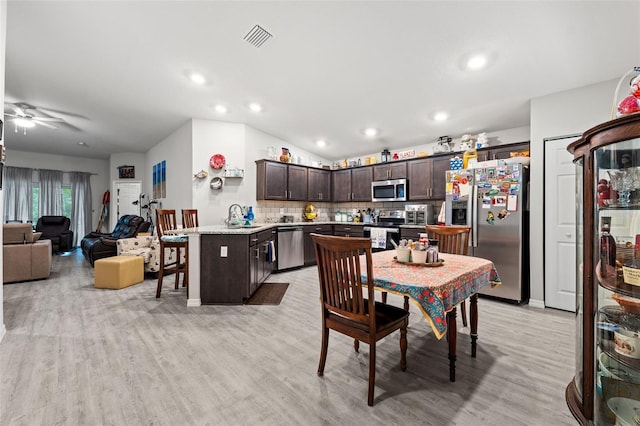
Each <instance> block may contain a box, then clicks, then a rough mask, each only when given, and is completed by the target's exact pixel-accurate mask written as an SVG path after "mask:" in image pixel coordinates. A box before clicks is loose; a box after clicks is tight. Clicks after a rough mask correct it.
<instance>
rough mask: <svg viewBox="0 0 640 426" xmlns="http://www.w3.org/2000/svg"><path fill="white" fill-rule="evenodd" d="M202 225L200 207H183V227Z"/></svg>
mask: <svg viewBox="0 0 640 426" xmlns="http://www.w3.org/2000/svg"><path fill="white" fill-rule="evenodd" d="M198 226H200V223H199V222H198V209H182V227H183V228H197V227H198Z"/></svg>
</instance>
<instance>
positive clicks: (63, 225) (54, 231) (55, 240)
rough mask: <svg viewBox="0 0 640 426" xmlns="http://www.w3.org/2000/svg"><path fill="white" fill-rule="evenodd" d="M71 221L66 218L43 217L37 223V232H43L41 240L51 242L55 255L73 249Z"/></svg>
mask: <svg viewBox="0 0 640 426" xmlns="http://www.w3.org/2000/svg"><path fill="white" fill-rule="evenodd" d="M70 226H71V219H69V218H68V217H65V216H41V217H39V218H38V222H36V232H42V236H41V237H40V239H41V240H51V250H53V252H54V253H58V252H64V251H69V250H71V249H72V248H73V231H71V230H70V229H69V227H70Z"/></svg>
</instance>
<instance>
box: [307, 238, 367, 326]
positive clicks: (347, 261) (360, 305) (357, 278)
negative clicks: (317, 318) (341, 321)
mask: <svg viewBox="0 0 640 426" xmlns="http://www.w3.org/2000/svg"><path fill="white" fill-rule="evenodd" d="M311 237H312V238H313V242H314V246H315V250H316V259H317V261H318V278H319V280H320V297H321V302H322V304H323V306H324V307H325V309H327V310H329V311H332V312H334V313H337V314H339V315H343V316H345V317H349V318H351V319H355V320H358V321H361V322H371V321H374V320H375V307H374V300H373V299H374V298H373V285H372V283H373V279H372V277H371V240H370V239H368V238H345V237H330V236H326V235H317V234H311ZM362 252H364V254H365V256H366V259H367V279H368V283H366V284H368V285H367V298H368V302H367V305H366V306H365V299H366V298H365V295H364V294H363V282H362V268H361V266H360V253H362ZM372 313H373V314H372ZM372 315H373V317H372Z"/></svg>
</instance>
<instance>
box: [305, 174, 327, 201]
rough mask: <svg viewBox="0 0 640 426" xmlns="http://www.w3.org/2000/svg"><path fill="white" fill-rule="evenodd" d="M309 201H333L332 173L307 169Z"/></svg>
mask: <svg viewBox="0 0 640 426" xmlns="http://www.w3.org/2000/svg"><path fill="white" fill-rule="evenodd" d="M307 200H308V201H331V172H330V171H329V170H324V169H314V168H309V169H307Z"/></svg>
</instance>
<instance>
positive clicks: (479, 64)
mask: <svg viewBox="0 0 640 426" xmlns="http://www.w3.org/2000/svg"><path fill="white" fill-rule="evenodd" d="M487 61H488V60H487V57H486V56H485V55H482V54H480V55H474V56H472V57H470V58H469V60H467V69H468V70H470V71H477V70H481V69H482V68H484V67H486V66H487Z"/></svg>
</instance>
